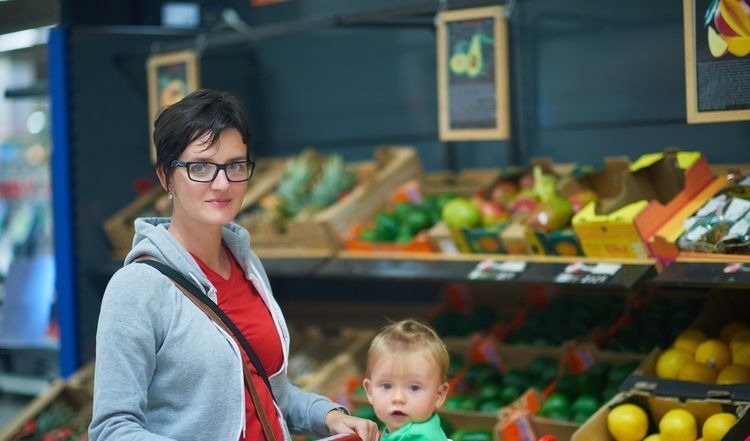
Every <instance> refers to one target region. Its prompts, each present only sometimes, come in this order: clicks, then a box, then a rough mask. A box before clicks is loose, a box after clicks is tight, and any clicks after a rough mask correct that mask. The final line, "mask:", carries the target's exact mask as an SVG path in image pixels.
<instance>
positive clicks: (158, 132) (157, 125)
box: [154, 89, 250, 179]
mask: <svg viewBox="0 0 750 441" xmlns="http://www.w3.org/2000/svg"><path fill="white" fill-rule="evenodd" d="M228 128H234V129H237V130H238V131H239V132H240V135H241V136H242V141H243V142H244V143H245V145H247V159H248V160H249V159H250V127H249V125H248V120H247V113H246V112H245V108H244V106H243V105H242V103H241V102H240V101H239V100H238V99H237V98H236V97H235V96H234V95H232V94H230V93H227V92H222V91H218V90H211V89H201V90H197V91H195V92H193V93H190V94H189V95H187V96H186V97H184V98H183V99H181V100H180V101H178V102H176V103H174V104H172V105H171V106H167V107H166V108H164V109H163V110H162V111H161V113H159V116H158V117H157V118H156V121H155V122H154V145H155V146H156V167H157V168H161V169H162V170H163V171H164V175H165V176H167V179H169V175H170V174H169V173H170V170H171V168H170V166H171V164H172V161H174V160H175V159H179V157H180V155H181V154H182V152H183V151H184V150H185V148H186V147H187V146H188V145H190V144H191V143H192V142H194V141H195V140H196V139H198V138H200V137H201V136H204V135H206V134H208V144H207V146H211V145H213V144H214V143H215V142H216V140H217V139H219V135H221V132H222V131H223V130H225V129H228Z"/></svg>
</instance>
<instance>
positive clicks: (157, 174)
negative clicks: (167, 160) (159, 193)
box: [156, 167, 169, 192]
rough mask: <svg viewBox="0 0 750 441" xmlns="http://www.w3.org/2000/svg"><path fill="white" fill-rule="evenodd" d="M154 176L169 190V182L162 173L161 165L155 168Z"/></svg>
mask: <svg viewBox="0 0 750 441" xmlns="http://www.w3.org/2000/svg"><path fill="white" fill-rule="evenodd" d="M156 176H157V177H158V178H159V182H160V183H161V186H162V187H163V188H164V190H166V191H167V192H169V182H168V181H167V175H166V174H165V173H164V169H163V168H161V167H158V168H157V169H156Z"/></svg>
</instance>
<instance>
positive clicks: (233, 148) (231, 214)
mask: <svg viewBox="0 0 750 441" xmlns="http://www.w3.org/2000/svg"><path fill="white" fill-rule="evenodd" d="M179 160H180V161H183V162H199V161H207V162H215V163H217V164H226V163H228V162H234V161H245V160H247V145H245V143H243V142H242V136H241V135H240V132H239V131H238V130H237V129H234V128H230V129H226V130H224V131H222V132H221V135H220V136H219V138H218V139H217V140H216V142H215V143H214V145H212V146H211V147H209V148H206V140H205V137H199V138H198V139H197V140H196V141H194V142H193V143H192V144H190V145H188V146H187V147H186V148H185V150H184V151H183V152H182V155H180V157H179ZM169 190H170V191H171V192H172V195H173V198H174V199H173V204H174V209H173V212H172V221H173V222H187V223H189V224H191V225H192V226H193V227H203V226H209V225H210V226H221V225H224V224H225V223H227V222H230V221H232V220H233V219H234V218H235V216H237V213H239V211H240V208H241V205H242V199H243V197H244V195H245V191H246V190H247V181H244V182H230V181H229V180H227V175H226V172H225V171H223V170H220V171H219V173H218V174H217V175H216V178H215V179H214V180H213V181H211V182H195V181H191V180H190V179H189V178H188V173H187V169H186V168H185V167H176V168H175V169H174V170H173V171H172V177H171V179H170V182H169Z"/></svg>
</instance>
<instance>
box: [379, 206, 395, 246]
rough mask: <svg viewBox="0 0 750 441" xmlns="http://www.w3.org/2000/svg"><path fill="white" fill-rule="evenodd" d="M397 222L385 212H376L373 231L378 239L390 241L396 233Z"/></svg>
mask: <svg viewBox="0 0 750 441" xmlns="http://www.w3.org/2000/svg"><path fill="white" fill-rule="evenodd" d="M398 228H399V224H398V221H397V220H396V218H395V217H394V216H392V215H389V214H387V213H378V214H377V216H375V233H376V236H377V239H378V241H380V242H391V241H393V240H394V239H395V238H396V235H397V234H398Z"/></svg>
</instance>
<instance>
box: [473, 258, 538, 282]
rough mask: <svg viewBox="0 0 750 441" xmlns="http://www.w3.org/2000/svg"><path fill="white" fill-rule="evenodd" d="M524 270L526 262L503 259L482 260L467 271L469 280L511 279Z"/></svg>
mask: <svg viewBox="0 0 750 441" xmlns="http://www.w3.org/2000/svg"><path fill="white" fill-rule="evenodd" d="M524 271H526V262H524V261H511V260H509V261H503V262H496V261H494V260H483V261H481V262H479V263H478V264H477V266H476V267H475V268H474V269H473V270H472V271H471V272H470V273H469V279H470V280H494V281H500V282H502V281H508V280H513V279H515V278H516V277H518V276H519V275H521V274H522V273H523V272H524Z"/></svg>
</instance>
